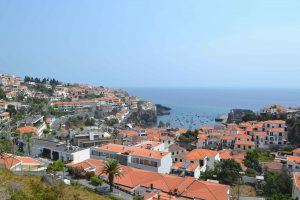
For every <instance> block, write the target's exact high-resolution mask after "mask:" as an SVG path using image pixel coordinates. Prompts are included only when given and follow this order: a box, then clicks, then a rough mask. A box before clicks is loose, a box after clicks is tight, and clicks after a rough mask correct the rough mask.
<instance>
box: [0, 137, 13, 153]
mask: <svg viewBox="0 0 300 200" xmlns="http://www.w3.org/2000/svg"><path fill="white" fill-rule="evenodd" d="M12 152H13V144H12V142H11V141H10V140H3V139H1V140H0V155H1V154H3V153H12Z"/></svg>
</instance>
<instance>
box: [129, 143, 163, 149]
mask: <svg viewBox="0 0 300 200" xmlns="http://www.w3.org/2000/svg"><path fill="white" fill-rule="evenodd" d="M161 144H162V143H161V142H156V141H142V142H140V143H138V144H136V145H135V147H139V148H143V149H149V147H150V148H153V147H157V146H159V145H161Z"/></svg>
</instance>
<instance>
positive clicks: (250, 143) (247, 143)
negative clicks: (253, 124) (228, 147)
mask: <svg viewBox="0 0 300 200" xmlns="http://www.w3.org/2000/svg"><path fill="white" fill-rule="evenodd" d="M235 145H243V146H255V144H254V142H252V141H242V140H237V141H235Z"/></svg>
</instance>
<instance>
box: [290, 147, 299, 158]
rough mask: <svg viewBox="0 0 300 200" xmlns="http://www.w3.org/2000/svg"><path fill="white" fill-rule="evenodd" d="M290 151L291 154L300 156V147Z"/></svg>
mask: <svg viewBox="0 0 300 200" xmlns="http://www.w3.org/2000/svg"><path fill="white" fill-rule="evenodd" d="M292 152H293V156H300V148H297V149H294V150H293V151H292Z"/></svg>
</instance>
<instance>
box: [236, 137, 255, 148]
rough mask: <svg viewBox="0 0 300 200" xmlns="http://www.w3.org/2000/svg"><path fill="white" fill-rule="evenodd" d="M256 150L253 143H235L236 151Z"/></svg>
mask: <svg viewBox="0 0 300 200" xmlns="http://www.w3.org/2000/svg"><path fill="white" fill-rule="evenodd" d="M253 149H255V144H254V142H252V141H244V140H238V141H236V142H235V143H234V150H242V151H245V150H253Z"/></svg>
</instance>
